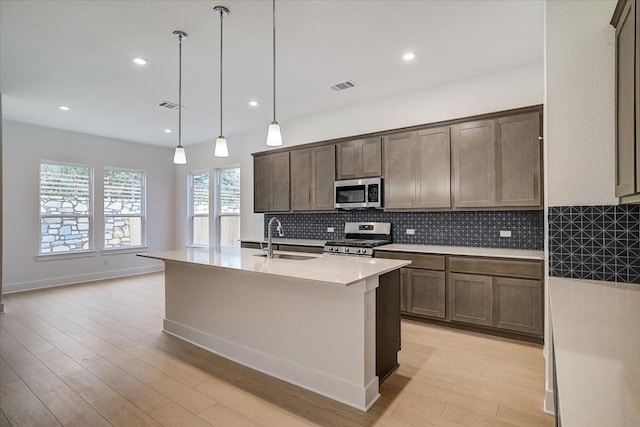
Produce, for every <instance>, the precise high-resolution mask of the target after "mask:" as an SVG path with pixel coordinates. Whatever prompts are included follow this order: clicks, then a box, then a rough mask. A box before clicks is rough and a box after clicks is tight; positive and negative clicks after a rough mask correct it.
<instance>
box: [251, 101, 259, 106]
mask: <svg viewBox="0 0 640 427" xmlns="http://www.w3.org/2000/svg"><path fill="white" fill-rule="evenodd" d="M249 105H251V106H252V107H257V106H258V101H249Z"/></svg>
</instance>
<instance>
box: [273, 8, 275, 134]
mask: <svg viewBox="0 0 640 427" xmlns="http://www.w3.org/2000/svg"><path fill="white" fill-rule="evenodd" d="M273 121H274V123H275V121H276V0H273Z"/></svg>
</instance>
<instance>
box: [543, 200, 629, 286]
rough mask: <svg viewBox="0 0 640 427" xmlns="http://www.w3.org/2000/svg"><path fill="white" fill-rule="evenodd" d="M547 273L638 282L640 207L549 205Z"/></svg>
mask: <svg viewBox="0 0 640 427" xmlns="http://www.w3.org/2000/svg"><path fill="white" fill-rule="evenodd" d="M549 275H551V276H557V277H571V278H576V279H590V280H606V281H612V282H626V283H640V206H638V205H619V206H559V207H551V208H549Z"/></svg>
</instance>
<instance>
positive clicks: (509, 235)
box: [500, 230, 511, 237]
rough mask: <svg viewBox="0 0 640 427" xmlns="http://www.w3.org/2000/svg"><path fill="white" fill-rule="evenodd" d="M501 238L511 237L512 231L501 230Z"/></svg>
mask: <svg viewBox="0 0 640 427" xmlns="http://www.w3.org/2000/svg"><path fill="white" fill-rule="evenodd" d="M500 237H511V230H500Z"/></svg>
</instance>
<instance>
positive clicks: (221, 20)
mask: <svg viewBox="0 0 640 427" xmlns="http://www.w3.org/2000/svg"><path fill="white" fill-rule="evenodd" d="M223 23H224V13H222V12H221V13H220V136H223V135H224V134H223V133H222V25H223Z"/></svg>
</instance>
